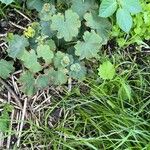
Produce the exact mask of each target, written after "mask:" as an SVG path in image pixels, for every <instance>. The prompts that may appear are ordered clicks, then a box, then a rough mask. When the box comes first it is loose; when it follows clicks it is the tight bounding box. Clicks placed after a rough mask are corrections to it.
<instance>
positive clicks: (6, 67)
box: [0, 59, 15, 79]
mask: <svg viewBox="0 0 150 150" xmlns="http://www.w3.org/2000/svg"><path fill="white" fill-rule="evenodd" d="M14 70H15V68H14V67H13V63H12V62H9V61H6V60H4V59H1V60H0V77H1V78H3V79H6V78H8V77H9V76H10V73H11V72H13V71H14Z"/></svg>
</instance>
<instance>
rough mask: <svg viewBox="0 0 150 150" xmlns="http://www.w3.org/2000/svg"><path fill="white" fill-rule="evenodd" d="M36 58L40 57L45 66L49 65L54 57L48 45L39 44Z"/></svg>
mask: <svg viewBox="0 0 150 150" xmlns="http://www.w3.org/2000/svg"><path fill="white" fill-rule="evenodd" d="M37 57H38V58H40V57H42V58H43V59H44V60H45V62H46V63H47V64H50V63H51V62H52V59H53V57H54V53H53V51H51V49H50V47H49V46H48V45H42V44H41V45H39V46H38V47H37Z"/></svg>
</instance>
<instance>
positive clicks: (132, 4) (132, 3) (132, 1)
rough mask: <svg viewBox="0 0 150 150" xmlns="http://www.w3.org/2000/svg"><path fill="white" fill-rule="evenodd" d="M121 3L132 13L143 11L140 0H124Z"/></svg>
mask: <svg viewBox="0 0 150 150" xmlns="http://www.w3.org/2000/svg"><path fill="white" fill-rule="evenodd" d="M121 5H122V7H123V8H124V9H127V10H128V11H129V12H130V13H131V14H137V13H139V12H141V11H142V7H141V4H140V2H139V0H122V1H121Z"/></svg>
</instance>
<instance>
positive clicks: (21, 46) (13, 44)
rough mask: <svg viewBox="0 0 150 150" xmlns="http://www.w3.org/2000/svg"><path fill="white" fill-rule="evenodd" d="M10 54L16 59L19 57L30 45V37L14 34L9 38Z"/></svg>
mask: <svg viewBox="0 0 150 150" xmlns="http://www.w3.org/2000/svg"><path fill="white" fill-rule="evenodd" d="M8 44H9V47H8V50H7V51H8V55H9V56H10V57H12V58H14V59H16V58H19V57H20V56H21V55H22V54H23V53H24V51H25V48H26V47H28V46H29V42H28V39H27V38H25V37H24V36H23V35H22V36H19V35H12V37H11V38H10V39H8Z"/></svg>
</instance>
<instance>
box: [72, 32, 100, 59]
mask: <svg viewBox="0 0 150 150" xmlns="http://www.w3.org/2000/svg"><path fill="white" fill-rule="evenodd" d="M83 39H84V41H83V42H81V41H78V42H77V44H76V45H75V49H76V50H75V54H76V55H77V56H80V60H82V59H84V58H87V59H90V58H93V57H97V53H98V52H99V49H100V48H101V46H102V38H101V37H100V36H99V35H98V34H96V33H95V31H94V30H92V31H91V32H89V31H86V32H85V33H84V36H83Z"/></svg>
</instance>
